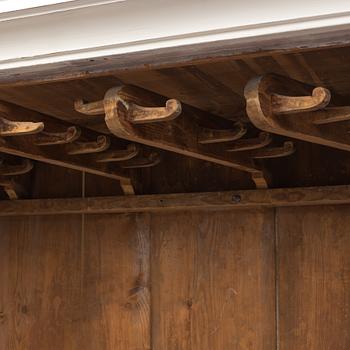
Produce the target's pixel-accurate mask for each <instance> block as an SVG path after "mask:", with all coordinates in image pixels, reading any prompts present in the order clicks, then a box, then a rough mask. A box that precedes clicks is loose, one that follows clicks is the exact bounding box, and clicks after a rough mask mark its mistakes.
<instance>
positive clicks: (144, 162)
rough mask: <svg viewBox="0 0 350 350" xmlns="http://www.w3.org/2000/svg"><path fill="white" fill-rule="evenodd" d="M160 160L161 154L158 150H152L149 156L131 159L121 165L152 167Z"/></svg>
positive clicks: (127, 167) (123, 166) (129, 167)
mask: <svg viewBox="0 0 350 350" xmlns="http://www.w3.org/2000/svg"><path fill="white" fill-rule="evenodd" d="M160 161H161V157H160V155H159V154H158V153H157V152H151V153H150V154H149V155H147V156H144V157H138V158H133V159H130V160H129V161H127V162H125V163H124V164H121V167H122V168H125V169H136V168H150V167H153V166H156V165H157V164H159V163H160Z"/></svg>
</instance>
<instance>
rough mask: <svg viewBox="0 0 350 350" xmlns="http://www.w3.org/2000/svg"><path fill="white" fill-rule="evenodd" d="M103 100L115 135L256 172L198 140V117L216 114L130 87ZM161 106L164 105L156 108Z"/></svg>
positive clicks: (220, 148)
mask: <svg viewBox="0 0 350 350" xmlns="http://www.w3.org/2000/svg"><path fill="white" fill-rule="evenodd" d="M103 103H104V111H105V121H106V124H107V126H108V128H109V130H110V131H111V132H112V133H113V134H114V135H116V136H117V137H120V138H123V139H126V140H129V141H133V142H137V143H141V144H145V145H148V146H151V147H155V148H159V149H163V150H166V151H170V152H175V153H179V154H182V155H185V156H188V157H193V158H197V159H201V160H205V161H208V162H212V163H216V164H220V165H223V166H226V167H231V168H234V169H238V170H241V171H245V172H248V173H252V172H256V171H260V169H258V168H257V167H256V166H255V165H254V163H253V162H252V161H251V160H250V159H247V158H245V157H243V156H241V155H238V154H227V153H226V152H225V148H224V147H223V145H222V144H220V143H219V144H212V145H210V147H209V146H208V145H203V144H201V143H199V142H198V140H200V134H201V127H199V126H198V119H201V120H204V121H205V120H211V122H212V121H213V120H217V121H218V122H219V119H218V117H216V116H213V115H211V114H209V113H206V112H203V111H200V110H198V109H195V108H193V107H190V106H187V105H181V104H180V102H178V101H176V100H168V101H167V100H166V99H165V98H164V97H162V96H160V95H157V94H154V93H152V92H149V91H146V90H143V89H141V88H138V87H134V86H119V87H116V88H112V89H110V90H108V91H107V92H106V94H105V98H104V101H103ZM97 105H100V103H97ZM164 105H165V106H166V107H159V106H164ZM95 106H96V104H95ZM141 106H142V107H141ZM84 108H85V109H87V110H88V111H90V110H91V109H93V108H89V106H85V107H84ZM84 108H80V111H83V110H84ZM78 110H79V109H78ZM89 113H90V112H88V113H87V114H89ZM180 113H181V115H180Z"/></svg>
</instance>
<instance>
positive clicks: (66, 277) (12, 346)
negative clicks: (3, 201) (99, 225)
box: [0, 216, 81, 350]
mask: <svg viewBox="0 0 350 350" xmlns="http://www.w3.org/2000/svg"><path fill="white" fill-rule="evenodd" d="M0 226H1V232H0V266H1V269H0V280H1V284H0V348H1V349H4V350H5V349H6V350H20V349H26V350H44V349H45V350H46V349H52V350H56V349H57V350H59V349H60V350H62V349H64V350H65V349H72V348H74V347H72V343H71V340H72V338H73V335H74V334H77V333H76V332H77V331H78V327H77V323H79V308H80V307H81V303H80V293H81V288H80V283H81V282H80V272H81V266H80V255H81V251H80V216H66V217H65V219H64V220H61V219H60V220H57V218H55V217H53V216H48V217H45V218H43V217H32V218H23V217H22V218H20V217H14V218H7V219H2V220H1V224H0Z"/></svg>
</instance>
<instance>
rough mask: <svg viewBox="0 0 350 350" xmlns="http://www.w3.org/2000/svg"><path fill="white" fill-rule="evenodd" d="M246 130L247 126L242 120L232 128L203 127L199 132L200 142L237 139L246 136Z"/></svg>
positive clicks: (208, 142)
mask: <svg viewBox="0 0 350 350" xmlns="http://www.w3.org/2000/svg"><path fill="white" fill-rule="evenodd" d="M246 132H247V128H246V126H245V125H244V124H243V123H240V122H238V123H236V124H235V125H234V128H233V129H230V130H216V129H207V128H202V129H200V130H199V132H198V142H199V143H201V144H210V143H221V142H228V141H235V140H238V139H240V138H241V137H242V136H244V135H245V134H246Z"/></svg>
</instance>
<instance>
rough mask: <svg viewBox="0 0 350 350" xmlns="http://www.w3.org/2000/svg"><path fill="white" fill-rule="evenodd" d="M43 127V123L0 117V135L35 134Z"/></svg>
mask: <svg viewBox="0 0 350 350" xmlns="http://www.w3.org/2000/svg"><path fill="white" fill-rule="evenodd" d="M43 129H44V123H42V122H38V123H33V122H15V121H11V120H7V119H6V118H3V117H0V136H19V135H31V134H37V133H39V132H41V131H42V130H43Z"/></svg>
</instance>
